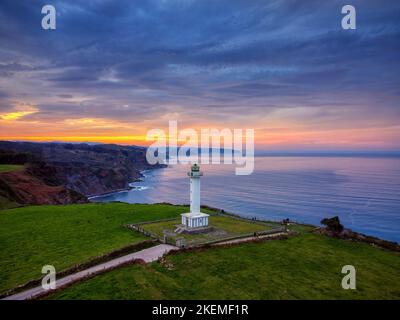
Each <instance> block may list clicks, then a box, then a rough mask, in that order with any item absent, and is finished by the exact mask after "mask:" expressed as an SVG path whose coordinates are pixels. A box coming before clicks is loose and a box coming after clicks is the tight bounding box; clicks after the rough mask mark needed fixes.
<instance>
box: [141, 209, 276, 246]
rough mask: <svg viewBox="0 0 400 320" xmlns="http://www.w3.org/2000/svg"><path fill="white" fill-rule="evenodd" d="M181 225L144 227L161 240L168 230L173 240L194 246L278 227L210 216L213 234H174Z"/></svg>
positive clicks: (164, 223)
mask: <svg viewBox="0 0 400 320" xmlns="http://www.w3.org/2000/svg"><path fill="white" fill-rule="evenodd" d="M180 223H181V220H180V219H176V220H172V221H162V222H154V223H150V224H145V225H143V226H142V227H143V229H145V230H147V231H150V232H152V233H155V234H157V235H158V236H159V237H160V238H162V237H163V234H164V230H167V231H169V232H171V233H172V235H171V238H175V239H176V238H184V239H185V241H186V245H188V244H194V243H196V244H197V243H202V242H206V241H211V240H216V239H221V238H227V237H233V236H240V235H243V234H248V233H253V232H257V231H266V230H271V229H273V228H274V227H276V226H272V225H268V224H264V223H263V224H261V223H260V224H258V223H252V222H247V221H243V220H238V219H233V218H230V217H226V216H215V215H214V216H210V217H209V225H210V226H211V227H213V230H212V231H211V232H207V233H203V234H184V233H181V234H175V235H174V234H173V231H174V230H175V229H176V227H175V226H176V225H179V224H180Z"/></svg>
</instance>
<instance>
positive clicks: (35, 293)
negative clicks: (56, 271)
mask: <svg viewBox="0 0 400 320" xmlns="http://www.w3.org/2000/svg"><path fill="white" fill-rule="evenodd" d="M177 249H178V248H177V247H174V246H170V245H168V244H160V245H157V246H154V247H151V248H148V249H144V250H141V251H138V252H135V253H131V254H128V255H126V256H123V257H120V258H116V259H114V260H110V261H107V262H105V263H102V264H99V265H97V266H94V267H91V268H89V269H86V270H83V271H79V272H77V273H74V274H71V275H69V276H66V277H64V278H61V279H57V287H59V288H60V287H64V286H67V285H69V284H72V283H74V282H76V281H78V280H81V279H83V278H86V277H87V276H90V275H92V274H95V273H97V272H99V271H105V270H109V269H112V268H115V267H117V266H119V265H121V264H124V263H126V262H129V261H132V260H135V259H142V260H144V261H145V262H146V263H149V262H153V261H156V260H157V259H158V258H160V257H162V256H163V255H164V254H165V253H167V252H169V251H171V250H177ZM46 293H47V291H46V290H45V289H43V288H42V286H39V287H35V288H32V289H29V290H26V291H23V292H20V293H17V294H14V295H12V296H8V297H6V298H4V299H3V300H27V299H32V298H38V297H40V296H42V295H44V294H46Z"/></svg>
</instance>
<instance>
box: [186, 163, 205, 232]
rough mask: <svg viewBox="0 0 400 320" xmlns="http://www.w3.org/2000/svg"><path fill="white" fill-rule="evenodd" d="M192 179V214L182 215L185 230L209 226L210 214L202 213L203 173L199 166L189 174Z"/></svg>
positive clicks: (193, 166)
mask: <svg viewBox="0 0 400 320" xmlns="http://www.w3.org/2000/svg"><path fill="white" fill-rule="evenodd" d="M187 174H188V176H189V178H190V212H189V213H184V214H182V215H181V216H182V225H183V226H184V227H185V229H197V228H204V227H207V226H208V217H209V215H208V214H205V213H202V212H200V177H201V176H202V175H203V173H202V172H201V171H200V167H199V166H198V165H197V164H194V165H192V167H191V169H190V171H189V172H188V173H187Z"/></svg>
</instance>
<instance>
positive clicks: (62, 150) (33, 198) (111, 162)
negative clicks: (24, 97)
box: [0, 141, 159, 204]
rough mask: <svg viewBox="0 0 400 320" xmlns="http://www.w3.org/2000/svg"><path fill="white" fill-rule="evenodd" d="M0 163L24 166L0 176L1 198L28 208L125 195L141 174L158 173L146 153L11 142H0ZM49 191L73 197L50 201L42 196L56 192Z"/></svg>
mask: <svg viewBox="0 0 400 320" xmlns="http://www.w3.org/2000/svg"><path fill="white" fill-rule="evenodd" d="M0 163H3V164H25V168H24V169H23V170H22V171H21V170H20V171H18V172H8V173H2V174H0V196H3V197H8V198H9V199H11V200H12V201H14V202H17V203H21V202H22V203H24V204H25V203H30V204H42V203H74V202H82V201H83V200H82V199H83V198H84V199H86V197H87V196H91V195H97V194H102V193H107V192H112V191H115V190H120V189H125V188H127V187H128V184H129V183H130V182H132V181H135V180H137V179H138V178H140V177H141V174H140V171H142V170H146V169H151V168H154V167H159V166H151V165H149V164H148V163H147V161H146V148H143V147H130V146H118V145H112V144H107V145H105V144H104V145H102V144H96V145H89V144H70V143H33V142H10V141H0ZM22 181H25V183H22ZM29 181H30V182H29ZM30 183H31V184H32V185H31V186H32V187H31V188H30V187H29V184H30ZM39 184H43V185H42V186H41V187H39ZM48 187H50V189H51V188H54V187H57V188H59V187H61V188H63V189H62V190H61V189H60V190H59V191H60V192H61V193H62V194H63V195H71V196H72V195H73V196H72V198H70V197H69V196H65V197H62V198H63V199H59V201H58V200H57V199H56V198H57V197H55V198H54V197H52V196H51V197H50V198H48V197H46V196H45V195H44V193H46V192H47V194H48V195H49V194H50V193H52V192H55V190H53V189H52V190H50V189H48ZM21 188H22V189H21ZM23 188H25V189H26V190H25V191H23ZM64 189H65V190H64ZM70 192H73V194H72V193H71V194H70ZM56 193H57V192H56ZM28 194H29V195H28ZM78 194H79V195H83V196H84V197H82V196H81V197H79V196H78ZM24 195H25V196H24Z"/></svg>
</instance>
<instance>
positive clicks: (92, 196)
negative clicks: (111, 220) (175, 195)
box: [86, 166, 168, 201]
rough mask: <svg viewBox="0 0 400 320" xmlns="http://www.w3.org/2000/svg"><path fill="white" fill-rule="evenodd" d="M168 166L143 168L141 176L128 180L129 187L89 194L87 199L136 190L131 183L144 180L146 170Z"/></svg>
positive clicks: (140, 172)
mask: <svg viewBox="0 0 400 320" xmlns="http://www.w3.org/2000/svg"><path fill="white" fill-rule="evenodd" d="M167 167H168V166H165V167H164V166H162V167H156V168H150V169H144V170H141V171H139V178H137V179H136V180H134V181H131V182H128V187H127V188H121V189H115V190H111V191H108V192H104V193H99V194H93V195H88V196H86V197H87V199H88V200H89V201H90V200H91V199H95V198H101V197H105V196H109V195H112V194H118V193H123V192H127V191H130V190H134V189H135V187H131V186H130V185H131V184H132V183H136V182H141V181H144V178H146V175H145V174H144V173H145V172H147V171H153V170H157V169H165V168H167Z"/></svg>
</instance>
